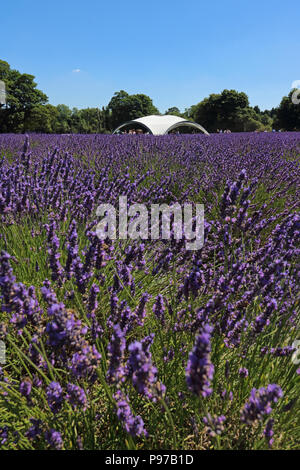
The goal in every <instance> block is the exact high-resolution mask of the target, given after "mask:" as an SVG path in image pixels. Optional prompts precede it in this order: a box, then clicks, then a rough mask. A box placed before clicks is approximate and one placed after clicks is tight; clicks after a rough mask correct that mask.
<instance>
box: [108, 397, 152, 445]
mask: <svg viewBox="0 0 300 470" xmlns="http://www.w3.org/2000/svg"><path fill="white" fill-rule="evenodd" d="M114 399H115V400H116V408H117V417H118V419H119V420H120V421H121V422H122V425H123V427H124V429H125V431H127V432H128V433H129V434H131V435H132V436H133V437H136V436H141V435H142V434H144V435H145V436H147V435H148V433H147V431H146V429H145V426H144V421H143V420H142V418H141V417H140V416H134V415H133V413H132V410H131V408H130V405H129V399H128V397H127V396H125V395H124V394H123V392H121V390H118V391H117V392H116V393H115V395H114Z"/></svg>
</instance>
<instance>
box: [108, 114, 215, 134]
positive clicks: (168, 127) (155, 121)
mask: <svg viewBox="0 0 300 470" xmlns="http://www.w3.org/2000/svg"><path fill="white" fill-rule="evenodd" d="M134 124H136V125H137V127H142V128H144V129H145V130H146V132H149V134H153V135H163V134H168V133H169V132H170V131H173V130H174V129H176V128H178V127H182V126H187V127H193V128H194V129H198V130H200V131H201V132H203V133H204V134H207V135H209V134H208V132H207V131H206V130H205V129H204V127H202V126H200V124H197V123H196V122H192V121H187V120H186V119H184V118H182V117H178V116H172V115H169V114H167V115H165V116H157V115H152V116H145V117H141V118H137V119H133V120H132V121H127V122H124V124H121V126H119V127H117V128H116V129H115V130H114V132H113V134H118V133H119V132H120V131H121V130H122V129H123V128H125V127H127V126H129V125H130V127H132V125H134Z"/></svg>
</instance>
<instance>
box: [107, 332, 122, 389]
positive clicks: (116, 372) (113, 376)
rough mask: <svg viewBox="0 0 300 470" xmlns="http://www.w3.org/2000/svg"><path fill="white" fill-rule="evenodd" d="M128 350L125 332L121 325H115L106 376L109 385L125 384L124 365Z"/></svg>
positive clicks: (109, 348) (109, 347)
mask: <svg viewBox="0 0 300 470" xmlns="http://www.w3.org/2000/svg"><path fill="white" fill-rule="evenodd" d="M125 348H126V339H125V332H124V331H123V330H121V328H120V326H119V325H114V327H113V334H112V337H111V341H110V343H109V345H108V359H109V366H108V371H107V375H106V379H107V381H108V383H110V384H112V383H115V382H116V383H118V382H120V381H121V382H123V381H124V379H125V374H126V372H125V367H124V364H123V361H124V353H125Z"/></svg>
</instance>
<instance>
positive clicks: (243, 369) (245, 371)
mask: <svg viewBox="0 0 300 470" xmlns="http://www.w3.org/2000/svg"><path fill="white" fill-rule="evenodd" d="M239 375H240V377H242V378H243V379H245V378H246V377H248V375H249V372H248V369H246V367H240V368H239Z"/></svg>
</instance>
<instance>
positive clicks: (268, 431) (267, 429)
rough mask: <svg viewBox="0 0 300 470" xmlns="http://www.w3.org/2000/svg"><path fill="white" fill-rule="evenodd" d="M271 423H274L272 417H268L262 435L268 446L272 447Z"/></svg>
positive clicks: (272, 432)
mask: <svg viewBox="0 0 300 470" xmlns="http://www.w3.org/2000/svg"><path fill="white" fill-rule="evenodd" d="M273 424H274V419H269V420H268V422H267V424H266V427H265V429H264V436H265V438H266V440H267V442H268V446H269V447H272V445H273V441H274V439H273V436H274V431H273Z"/></svg>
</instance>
